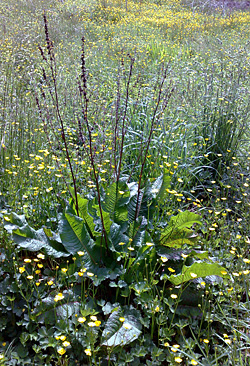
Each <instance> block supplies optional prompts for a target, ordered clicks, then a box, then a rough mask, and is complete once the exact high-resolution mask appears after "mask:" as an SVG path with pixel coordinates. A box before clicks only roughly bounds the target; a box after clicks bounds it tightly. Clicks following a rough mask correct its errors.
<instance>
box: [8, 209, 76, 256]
mask: <svg viewBox="0 0 250 366" xmlns="http://www.w3.org/2000/svg"><path fill="white" fill-rule="evenodd" d="M4 226H5V229H6V230H7V231H8V232H10V233H11V234H12V236H13V240H14V241H15V242H16V243H17V245H18V246H19V247H20V248H22V249H26V250H30V251H32V252H34V251H39V250H41V249H44V250H45V251H46V252H47V254H48V255H51V256H53V257H55V258H60V257H67V256H69V255H70V253H69V252H68V251H67V250H66V249H65V247H64V246H63V244H62V243H61V240H60V238H59V237H58V236H57V235H56V234H55V233H53V232H52V231H51V230H47V229H45V228H44V229H39V230H34V229H33V228H32V227H30V226H29V225H28V223H27V221H26V219H25V216H24V215H20V216H19V215H17V214H15V213H11V214H10V215H6V217H5V222H4Z"/></svg>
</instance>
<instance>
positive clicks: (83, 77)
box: [79, 37, 108, 251]
mask: <svg viewBox="0 0 250 366" xmlns="http://www.w3.org/2000/svg"><path fill="white" fill-rule="evenodd" d="M84 46H85V39H84V37H82V56H81V62H82V73H81V80H82V85H83V87H82V86H81V85H79V89H80V95H82V97H83V108H82V114H83V119H84V121H85V123H86V126H87V130H88V137H89V157H90V163H91V166H92V169H93V173H94V179H95V184H96V189H97V201H98V206H99V210H100V216H101V223H102V234H103V236H104V241H105V245H106V250H107V251H108V238H107V233H106V230H105V225H104V218H103V212H102V205H101V193H100V186H99V181H98V174H97V171H96V168H95V161H94V155H93V147H92V133H91V128H90V125H89V121H88V102H89V100H88V97H87V78H86V66H85V47H84Z"/></svg>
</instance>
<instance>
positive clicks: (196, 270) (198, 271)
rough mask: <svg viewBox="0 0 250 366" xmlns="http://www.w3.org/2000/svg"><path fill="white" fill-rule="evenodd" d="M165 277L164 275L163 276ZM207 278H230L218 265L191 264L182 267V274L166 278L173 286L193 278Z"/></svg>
mask: <svg viewBox="0 0 250 366" xmlns="http://www.w3.org/2000/svg"><path fill="white" fill-rule="evenodd" d="M164 276H166V275H164ZM164 276H163V277H164ZM207 276H219V277H222V278H230V277H229V275H228V274H227V271H226V269H225V268H224V267H222V266H221V265H219V264H218V263H204V262H198V263H193V264H192V265H191V266H189V267H188V266H185V265H184V266H183V268H182V272H181V273H180V274H178V275H171V276H170V277H168V276H166V278H167V279H168V280H169V281H170V282H172V283H173V284H174V285H175V286H178V285H180V284H181V283H184V282H187V281H190V280H193V279H194V278H199V277H207Z"/></svg>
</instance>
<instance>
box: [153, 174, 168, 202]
mask: <svg viewBox="0 0 250 366" xmlns="http://www.w3.org/2000/svg"><path fill="white" fill-rule="evenodd" d="M170 184H171V177H170V176H169V175H168V173H167V170H166V169H165V170H164V173H163V175H162V176H161V177H160V180H158V181H157V180H156V181H155V182H154V184H153V189H154V190H155V189H159V191H158V193H157V195H156V201H157V202H159V203H160V204H161V203H163V202H164V201H165V199H166V197H167V196H168V192H167V191H166V190H167V189H169V188H170Z"/></svg>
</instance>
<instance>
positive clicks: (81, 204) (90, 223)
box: [70, 187, 97, 237]
mask: <svg viewBox="0 0 250 366" xmlns="http://www.w3.org/2000/svg"><path fill="white" fill-rule="evenodd" d="M70 192H71V194H72V196H73V197H74V199H75V191H74V189H73V188H72V187H70ZM77 203H78V210H79V216H80V217H81V218H82V219H83V220H84V223H85V225H86V228H87V229H88V232H89V234H90V235H91V236H92V237H94V236H95V235H96V234H97V233H96V232H95V224H94V219H93V217H92V216H91V215H90V214H89V211H88V203H89V200H88V199H87V198H82V197H81V196H80V194H79V193H78V194H77ZM71 205H72V206H73V207H74V209H75V211H76V208H75V204H73V202H71Z"/></svg>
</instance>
